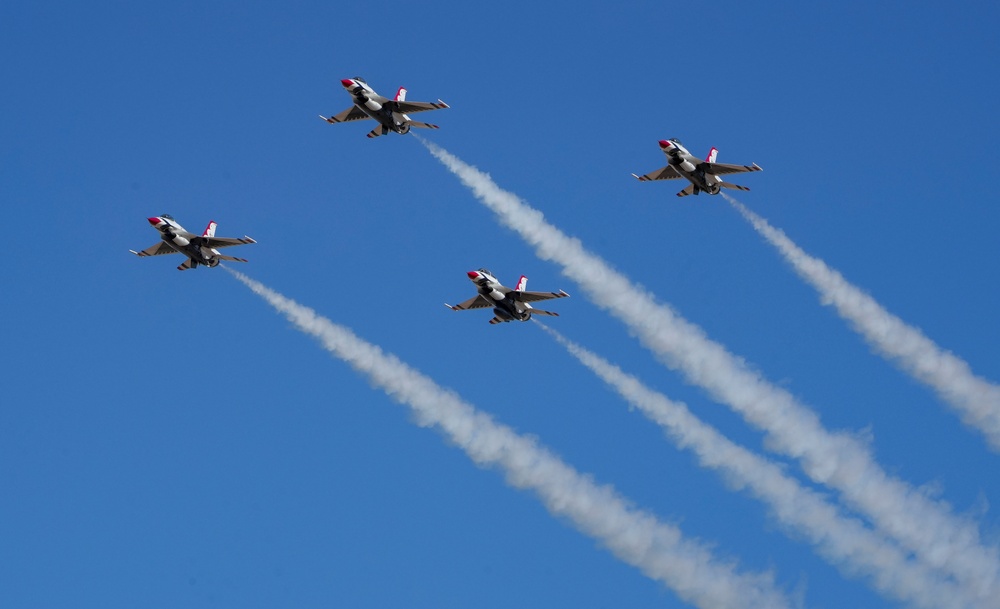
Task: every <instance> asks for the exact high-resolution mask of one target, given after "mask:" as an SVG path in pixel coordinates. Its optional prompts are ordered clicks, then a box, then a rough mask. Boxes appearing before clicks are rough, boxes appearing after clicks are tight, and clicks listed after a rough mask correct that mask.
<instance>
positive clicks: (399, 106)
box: [319, 76, 448, 137]
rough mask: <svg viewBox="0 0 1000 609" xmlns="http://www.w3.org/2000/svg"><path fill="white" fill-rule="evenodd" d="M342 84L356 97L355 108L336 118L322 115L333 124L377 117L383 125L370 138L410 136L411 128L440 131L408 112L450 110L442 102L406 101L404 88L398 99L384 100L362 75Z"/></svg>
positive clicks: (401, 88)
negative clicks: (412, 116)
mask: <svg viewBox="0 0 1000 609" xmlns="http://www.w3.org/2000/svg"><path fill="white" fill-rule="evenodd" d="M340 84H342V85H344V88H345V89H347V92H348V93H350V94H351V96H352V97H353V98H354V105H353V106H351V107H350V108H348V109H347V110H344V111H343V112H341V113H340V114H338V115H336V116H331V117H330V118H327V117H325V116H323V115H322V114H320V115H319V117H320V118H321V119H323V120H325V121H326V122H328V123H331V124H332V123H345V122H347V121H359V120H364V119H368V118H373V119H375V120H376V121H378V122H379V125H380V126H378V127H375V128H374V129H372V130H371V132H370V133H369V134H368V137H378V136H380V135H385V134H386V133H389V132H390V131H395V132H396V133H400V134H402V133H409V131H410V127H421V128H423V129H437V128H438V126H437V125H431V124H430V123H420V122H417V121H413V120H410V117H409V116H407V113H408V112H409V113H412V112H423V111H425V110H440V109H442V108H447V107H448V104H446V103H444V102H443V101H441V100H440V99H439V100H437V103H431V102H413V101H406V89H404V88H403V87H400V88H399V91H397V92H396V97H395V99H388V98H385V97H382V96H381V95H379V94H378V93H376V92H375V90H374V89H372V88H371V87H369V86H368V83H367V82H365V79H363V78H361V77H360V76H355V77H354V78H345V79H344V80H342V81H340Z"/></svg>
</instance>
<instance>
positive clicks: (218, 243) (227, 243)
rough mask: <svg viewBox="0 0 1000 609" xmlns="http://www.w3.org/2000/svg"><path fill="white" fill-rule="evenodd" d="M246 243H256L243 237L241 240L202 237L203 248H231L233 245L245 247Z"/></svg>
mask: <svg viewBox="0 0 1000 609" xmlns="http://www.w3.org/2000/svg"><path fill="white" fill-rule="evenodd" d="M248 243H257V242H256V241H254V240H253V239H251V238H250V237H246V236H244V237H243V238H241V239H233V238H230V237H204V242H202V246H204V247H211V248H217V247H232V246H234V245H246V244H248Z"/></svg>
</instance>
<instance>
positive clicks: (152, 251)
mask: <svg viewBox="0 0 1000 609" xmlns="http://www.w3.org/2000/svg"><path fill="white" fill-rule="evenodd" d="M129 251H130V252H132V253H133V254H135V255H136V256H139V257H145V256H163V255H164V254H179V253H180V252H178V251H177V250H175V249H174V248H172V247H170V246H169V245H167V242H166V241H160V242H159V243H157V244H156V245H151V246H149V247H147V248H146V249H144V250H142V251H141V252H137V251H135V250H129Z"/></svg>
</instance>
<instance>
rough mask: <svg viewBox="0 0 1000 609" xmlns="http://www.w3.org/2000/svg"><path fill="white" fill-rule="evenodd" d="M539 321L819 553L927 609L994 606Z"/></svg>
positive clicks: (627, 398)
mask: <svg viewBox="0 0 1000 609" xmlns="http://www.w3.org/2000/svg"><path fill="white" fill-rule="evenodd" d="M538 325H539V326H540V327H541V328H542V329H543V330H545V331H546V332H547V333H548V334H549V335H550V336H552V337H553V338H554V339H555V340H556V341H557V342H559V343H560V344H561V345H562V346H563V347H565V348H566V350H567V351H568V352H569V353H570V354H571V355H572V356H573V357H575V358H576V359H577V360H579V362H580V363H581V364H583V365H584V366H585V367H587V368H588V369H590V371H591V372H593V373H594V374H595V375H597V376H598V378H600V379H601V380H603V381H604V382H605V383H607V384H608V385H609V386H610V387H611V388H612V389H614V391H615V392H616V393H618V395H620V396H621V397H622V398H624V399H625V401H627V402H628V403H629V404H631V405H633V406H635V407H636V408H638V409H639V410H640V411H641V412H642V413H643V414H644V415H646V417H647V418H649V419H650V420H652V421H654V422H655V423H657V424H659V425H660V426H661V427H663V429H664V433H666V435H667V436H668V437H669V438H670V439H671V440H673V441H674V442H675V443H676V444H677V445H678V446H679V447H680V448H686V449H689V450H691V451H693V452H694V453H695V454H696V455H697V457H698V461H699V463H700V464H701V465H702V467H706V468H710V469H714V470H716V471H718V472H720V473H721V474H722V475H723V477H724V478H725V479H726V480H727V481H728V482H729V484H730V485H731V486H733V487H734V488H737V489H742V488H747V489H749V490H750V492H751V493H753V495H754V496H756V497H757V498H758V499H760V500H761V501H763V502H764V503H765V504H766V505H768V506H769V507H770V508H771V510H772V512H773V513H774V515H775V517H776V518H777V519H778V521H779V522H781V523H782V524H783V525H785V526H787V527H788V528H790V529H791V530H792V531H794V532H797V533H799V534H801V535H803V536H804V537H805V538H806V539H807V540H808V541H809V542H810V543H812V544H813V545H814V546H816V548H817V550H818V551H819V553H820V554H821V555H822V556H824V558H826V559H827V560H829V561H830V562H831V563H833V564H834V565H835V566H837V567H839V568H841V570H842V571H844V572H846V573H847V574H849V575H851V574H855V573H858V574H861V575H864V576H867V577H868V578H869V579H870V581H871V583H872V585H873V587H874V588H875V589H876V590H878V591H879V592H880V593H882V594H884V595H886V596H888V597H890V598H893V599H895V600H901V601H905V602H908V603H910V604H911V605H913V606H915V607H927V608H928V609H942V608H945V607H950V608H953V609H967V608H969V607H975V606H980V607H997V606H998V604H1000V599H996V598H987V599H975V598H969V595H968V594H966V591H964V590H961V589H959V588H958V587H957V586H956V585H955V584H954V583H953V582H952V581H950V580H946V579H944V578H943V577H942V576H941V575H940V574H939V573H938V572H935V571H930V570H929V568H928V567H927V566H926V565H925V564H923V563H916V562H914V561H912V560H910V559H909V557H908V555H907V554H906V553H904V552H903V551H902V550H900V548H899V547H898V546H897V545H896V544H895V543H893V542H891V541H888V540H887V539H885V538H884V537H882V536H881V535H878V534H876V533H874V532H873V531H871V530H870V529H869V528H868V527H867V526H865V524H864V523H863V522H861V521H860V520H858V519H856V518H848V517H846V516H843V515H842V514H841V513H840V511H839V510H838V509H837V508H836V507H834V506H832V505H830V504H829V503H828V502H827V501H826V500H825V499H824V498H823V496H822V495H820V494H819V493H817V492H815V491H812V490H810V489H807V488H805V487H803V486H802V485H801V484H799V483H798V482H797V481H796V480H795V479H793V478H791V477H789V476H786V475H785V474H784V472H783V471H782V469H781V467H779V466H778V465H776V464H775V463H773V462H771V461H769V460H767V459H765V458H763V457H761V456H759V455H757V454H755V453H753V452H751V451H749V450H747V449H746V448H743V447H741V446H738V445H736V444H734V443H733V442H732V441H730V440H729V439H728V438H726V437H725V436H723V435H722V434H721V433H719V431H718V430H716V429H715V428H713V427H711V426H710V425H708V424H706V423H704V422H703V421H701V420H700V419H698V418H697V417H696V416H694V415H693V414H691V412H690V411H689V410H688V408H687V406H685V405H684V404H681V403H678V402H674V401H672V400H670V399H669V398H667V397H666V396H665V395H663V394H662V393H659V392H657V391H654V390H652V389H650V388H648V387H646V386H645V385H643V384H642V383H641V382H640V381H639V380H638V379H637V378H635V377H634V376H631V375H629V374H626V373H625V372H623V371H622V370H621V369H620V368H619V367H618V366H615V365H614V364H612V363H610V362H608V361H607V360H605V359H603V358H601V357H600V356H598V355H597V354H595V353H593V352H591V351H589V350H587V349H585V348H583V347H581V346H580V345H578V344H576V343H574V342H572V341H570V340H569V339H567V338H566V337H564V336H562V335H561V334H559V333H558V332H557V331H555V330H553V329H551V328H549V327H548V326H546V325H544V324H542V323H541V322H538Z"/></svg>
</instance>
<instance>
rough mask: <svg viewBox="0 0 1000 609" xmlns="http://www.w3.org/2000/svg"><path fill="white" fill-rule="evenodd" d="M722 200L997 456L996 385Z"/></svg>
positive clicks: (999, 393)
mask: <svg viewBox="0 0 1000 609" xmlns="http://www.w3.org/2000/svg"><path fill="white" fill-rule="evenodd" d="M723 196H725V198H726V200H727V201H729V204H730V205H732V206H733V207H734V208H735V209H736V210H737V211H738V212H740V214H742V215H743V217H744V218H745V219H746V220H747V221H748V222H750V224H751V225H753V227H754V229H756V230H757V232H758V233H760V234H761V235H763V237H764V238H765V239H767V241H768V243H770V244H771V245H773V246H774V247H775V248H777V250H778V251H779V252H780V253H781V255H782V256H783V257H784V258H785V260H786V261H787V262H788V263H789V264H791V265H792V268H793V269H795V272H796V273H798V275H799V276H800V277H802V278H803V279H805V280H806V281H807V282H808V283H809V284H810V285H812V286H813V287H814V288H816V290H817V291H818V292H819V295H820V298H821V300H822V302H823V304H826V305H833V306H834V308H835V309H836V310H837V313H838V314H839V315H840V316H841V317H842V318H843V319H845V320H847V321H849V322H851V325H853V326H854V329H855V330H856V331H857V332H858V333H860V334H861V335H862V336H863V337H864V338H865V340H867V341H868V344H870V345H871V346H872V347H874V348H875V351H876V352H878V353H879V354H881V355H883V356H885V357H886V358H887V359H889V360H890V361H892V362H894V363H895V364H896V365H897V366H899V367H900V368H901V369H902V370H903V371H904V372H906V373H908V374H910V375H912V376H913V377H914V378H915V379H917V380H919V381H921V382H922V383H925V384H927V385H929V386H930V387H931V388H932V389H934V391H935V392H937V394H938V395H939V396H940V397H941V399H942V400H944V401H945V402H947V403H948V404H950V405H951V406H952V407H954V408H955V410H957V411H958V413H959V415H960V417H961V419H962V421H963V422H965V424H966V425H970V426H972V427H975V428H977V429H979V430H980V431H981V432H982V433H983V434H985V435H986V439H987V440H988V441H989V443H990V445H991V447H992V448H993V449H994V450H998V451H1000V386H997V385H995V384H993V383H990V382H989V381H987V380H986V379H983V378H981V377H978V376H976V375H975V374H973V373H972V370H971V369H970V368H969V364H967V363H966V362H965V361H964V360H962V359H961V358H958V357H956V356H955V355H953V354H951V353H949V352H947V351H945V350H943V349H941V348H940V347H938V346H937V345H936V344H934V341H932V340H930V339H929V338H927V337H926V336H924V334H923V333H922V332H921V331H920V330H918V329H917V328H914V327H912V326H908V325H907V324H906V323H904V322H903V320H901V319H899V318H898V317H896V316H895V315H893V314H892V313H889V312H888V311H886V310H885V309H884V308H883V307H882V306H881V305H879V303H878V302H876V301H875V299H874V298H872V297H871V296H869V295H868V294H865V293H864V292H863V291H862V290H861V289H859V288H857V287H856V286H854V285H851V283H849V282H848V281H847V280H846V279H844V277H843V275H841V274H840V273H839V272H837V271H835V270H833V269H831V268H830V267H829V266H827V265H826V263H824V262H823V261H822V260H820V259H818V258H814V257H812V256H810V255H809V254H807V253H805V252H804V251H802V249H801V248H799V247H798V246H797V245H795V243H793V242H792V240H791V239H789V238H788V237H787V236H786V235H785V233H784V232H782V231H781V230H779V229H776V228H774V227H773V226H771V225H770V224H768V222H767V221H766V220H764V219H763V218H761V217H760V216H758V215H757V214H755V213H753V212H752V211H750V210H749V209H747V207H746V206H744V205H743V204H742V203H740V202H739V201H737V200H736V199H734V198H732V197H730V196H729V195H726V194H725V193H723Z"/></svg>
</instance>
